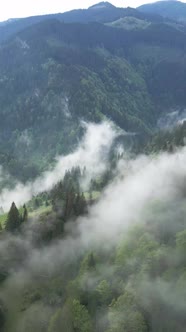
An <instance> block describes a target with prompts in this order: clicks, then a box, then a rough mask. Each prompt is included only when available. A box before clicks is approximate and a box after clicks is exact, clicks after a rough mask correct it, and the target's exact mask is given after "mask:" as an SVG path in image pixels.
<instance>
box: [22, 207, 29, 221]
mask: <svg viewBox="0 0 186 332" xmlns="http://www.w3.org/2000/svg"><path fill="white" fill-rule="evenodd" d="M27 220H28V210H27V208H26V205H25V204H24V205H23V217H22V221H23V222H25V221H27Z"/></svg>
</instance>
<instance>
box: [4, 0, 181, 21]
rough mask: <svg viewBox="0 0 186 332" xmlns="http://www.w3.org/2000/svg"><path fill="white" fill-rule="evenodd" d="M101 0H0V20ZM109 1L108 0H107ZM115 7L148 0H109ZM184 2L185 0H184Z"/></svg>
mask: <svg viewBox="0 0 186 332" xmlns="http://www.w3.org/2000/svg"><path fill="white" fill-rule="evenodd" d="M100 1H101V0H97V1H96V0H5V1H3V0H0V3H1V4H0V21H4V20H7V19H8V18H16V17H27V16H32V15H38V14H47V13H59V12H61V13H62V12H65V11H67V10H71V9H76V8H88V7H89V6H91V5H93V4H95V3H98V2H100ZM108 1H109V0H108ZM109 2H110V3H112V4H113V5H115V6H117V7H128V6H130V7H137V6H139V5H141V4H144V3H147V2H153V1H150V0H111V1H109ZM184 2H186V0H185V1H184Z"/></svg>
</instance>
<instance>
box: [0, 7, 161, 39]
mask: <svg viewBox="0 0 186 332" xmlns="http://www.w3.org/2000/svg"><path fill="white" fill-rule="evenodd" d="M131 16H132V17H135V18H137V19H141V20H147V21H153V22H161V21H163V18H161V17H160V16H158V15H154V14H144V13H142V12H140V11H137V10H136V9H133V8H117V7H115V6H113V5H112V4H110V3H109V2H100V3H98V4H96V5H94V6H91V7H89V8H88V9H79V10H71V11H69V12H65V13H58V14H51V15H42V16H34V17H27V18H21V19H12V20H8V21H5V22H3V23H1V25H0V42H2V41H4V40H6V39H7V38H10V37H11V36H12V35H15V34H16V33H18V32H20V31H22V30H24V29H25V28H27V27H29V26H31V25H34V24H36V23H39V22H42V21H46V20H48V19H58V20H59V21H61V22H63V23H73V22H79V23H89V22H99V23H108V22H113V21H116V20H118V19H121V18H124V17H131Z"/></svg>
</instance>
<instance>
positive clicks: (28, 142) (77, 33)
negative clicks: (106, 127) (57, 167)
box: [0, 20, 186, 180]
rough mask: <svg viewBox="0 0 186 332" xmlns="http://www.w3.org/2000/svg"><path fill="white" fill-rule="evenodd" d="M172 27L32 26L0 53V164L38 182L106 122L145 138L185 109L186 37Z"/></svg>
mask: <svg viewBox="0 0 186 332" xmlns="http://www.w3.org/2000/svg"><path fill="white" fill-rule="evenodd" d="M185 37H186V36H185V33H184V31H181V30H179V29H177V28H174V27H173V26H170V25H169V24H167V23H156V24H155V23H154V24H153V23H151V24H149V25H148V26H147V27H146V28H145V29H136V30H132V31H130V30H126V29H123V28H122V29H119V28H118V29H116V28H112V27H109V26H106V25H103V24H100V23H89V24H86V25H85V24H79V23H73V24H64V23H62V22H60V21H59V20H48V21H44V22H40V23H38V24H35V25H32V26H31V27H29V28H27V29H25V30H24V31H22V32H20V33H19V34H17V35H16V36H14V37H12V38H11V39H10V40H9V41H7V42H6V43H4V44H3V45H2V46H1V48H0V87H1V88H0V116H1V122H0V156H1V164H2V165H4V166H5V167H6V168H7V170H8V171H9V172H10V173H11V174H13V175H16V176H18V177H20V178H21V179H23V180H26V179H27V178H28V177H34V176H35V175H37V174H38V172H40V171H41V170H42V169H43V168H44V167H45V165H47V164H48V162H49V161H50V162H51V160H52V158H54V157H55V156H56V154H60V153H66V152H68V151H69V150H70V149H71V148H72V147H73V146H74V145H75V144H76V142H77V141H78V138H79V137H80V136H81V133H82V127H81V120H85V121H94V122H99V121H101V120H102V119H104V118H105V117H106V118H108V119H111V120H112V121H114V122H115V123H116V124H117V125H118V126H120V127H121V128H123V129H124V130H126V131H130V132H131V131H132V132H136V133H137V134H138V138H141V139H142V138H143V137H144V135H147V134H149V133H150V132H151V130H152V129H153V127H154V126H155V125H156V121H157V119H158V116H159V113H161V112H162V111H164V110H168V109H170V108H172V107H185V105H186V97H185V82H186V59H185V56H184V50H185V47H186V38H185Z"/></svg>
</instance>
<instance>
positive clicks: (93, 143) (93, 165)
mask: <svg viewBox="0 0 186 332" xmlns="http://www.w3.org/2000/svg"><path fill="white" fill-rule="evenodd" d="M82 125H83V127H84V129H85V135H84V137H83V138H82V141H81V142H80V143H79V145H78V147H77V149H76V150H75V151H74V152H72V153H71V154H69V155H67V156H57V157H56V162H55V166H54V167H53V169H51V170H49V171H46V172H44V173H43V174H42V175H41V176H40V177H39V178H37V179H36V180H35V181H34V182H28V183H27V184H26V185H24V184H22V183H20V182H18V183H17V184H16V186H15V187H14V188H12V189H11V190H10V189H6V188H4V189H3V191H2V192H1V194H0V206H1V207H3V209H4V210H5V211H7V210H8V209H9V208H10V205H11V203H12V202H13V201H14V202H15V203H16V204H17V205H18V206H20V205H21V204H24V203H26V202H28V201H29V200H30V199H31V198H32V196H33V195H37V194H38V193H41V192H43V191H47V190H50V189H52V187H53V186H54V185H55V184H56V183H57V182H59V181H60V180H61V179H62V178H63V176H64V174H65V171H67V170H69V169H71V168H72V167H76V166H80V167H81V168H82V169H83V168H84V167H86V170H87V172H86V174H87V177H86V179H85V181H84V185H86V186H88V184H89V181H90V180H91V178H94V177H95V176H98V175H99V174H100V175H101V174H102V173H103V172H104V171H105V170H106V168H107V162H108V155H109V152H110V149H111V146H112V143H113V142H114V139H115V138H116V137H117V135H118V134H119V133H121V130H119V129H117V128H116V127H114V125H113V124H112V123H110V122H104V123H102V124H93V123H89V124H87V123H82ZM21 139H24V141H25V140H26V142H28V137H27V135H26V134H24V135H23V136H22V137H21ZM4 176H5V171H4V172H3V170H2V168H0V179H1V177H2V178H3V177H4ZM6 177H7V175H6Z"/></svg>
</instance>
